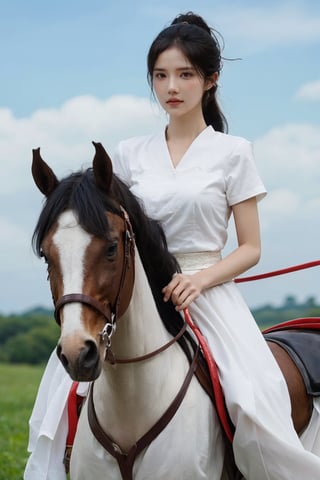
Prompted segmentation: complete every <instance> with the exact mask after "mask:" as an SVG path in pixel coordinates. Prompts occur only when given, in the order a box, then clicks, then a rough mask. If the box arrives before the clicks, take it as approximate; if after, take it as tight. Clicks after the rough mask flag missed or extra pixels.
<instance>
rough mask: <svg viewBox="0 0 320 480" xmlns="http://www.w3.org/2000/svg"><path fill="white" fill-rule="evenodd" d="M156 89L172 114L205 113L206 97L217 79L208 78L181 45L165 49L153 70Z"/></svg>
mask: <svg viewBox="0 0 320 480" xmlns="http://www.w3.org/2000/svg"><path fill="white" fill-rule="evenodd" d="M152 82H153V89H154V91H155V93H156V96H157V98H158V101H159V103H160V105H161V106H162V108H163V109H164V110H165V111H166V112H167V113H168V114H169V115H170V116H171V117H181V116H184V115H187V114H193V113H195V112H198V111H200V112H202V97H203V94H204V92H205V91H206V90H208V89H209V88H211V87H212V85H213V83H214V80H212V81H211V80H207V81H205V80H204V78H203V77H202V76H201V75H200V74H199V73H198V72H197V71H196V69H195V68H194V67H193V66H192V65H191V63H190V62H189V60H188V59H187V58H186V57H185V56H184V54H183V53H182V51H181V50H180V49H179V48H177V47H171V48H168V49H167V50H164V51H163V52H162V53H161V54H160V55H159V57H158V58H157V61H156V63H155V66H154V69H153V76H152Z"/></svg>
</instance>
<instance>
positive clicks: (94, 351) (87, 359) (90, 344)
mask: <svg viewBox="0 0 320 480" xmlns="http://www.w3.org/2000/svg"><path fill="white" fill-rule="evenodd" d="M98 360H99V352H98V348H97V345H96V343H95V342H94V341H93V340H86V341H85V347H83V348H82V350H81V352H80V356H79V363H80V364H81V365H83V367H84V368H89V369H90V368H93V367H95V366H96V364H97V362H98Z"/></svg>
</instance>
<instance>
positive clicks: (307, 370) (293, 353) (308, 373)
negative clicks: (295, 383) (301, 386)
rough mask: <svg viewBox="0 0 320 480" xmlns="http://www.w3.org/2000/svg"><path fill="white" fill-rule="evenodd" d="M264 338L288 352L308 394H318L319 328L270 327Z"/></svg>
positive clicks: (314, 395) (319, 374)
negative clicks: (279, 328) (281, 328)
mask: <svg viewBox="0 0 320 480" xmlns="http://www.w3.org/2000/svg"><path fill="white" fill-rule="evenodd" d="M264 338H265V340H266V341H268V342H274V343H277V344H278V345H279V346H280V347H281V348H283V349H284V350H285V351H286V352H287V353H288V355H289V356H290V357H291V359H292V361H293V362H294V363H295V364H296V366H297V368H298V370H299V372H300V374H301V376H302V378H303V381H304V383H305V387H306V390H307V393H308V395H311V396H313V397H317V396H320V361H319V360H320V329H319V330H304V329H297V330H296V329H288V330H278V329H275V330H274V331H272V329H271V331H270V330H269V331H268V332H267V333H264Z"/></svg>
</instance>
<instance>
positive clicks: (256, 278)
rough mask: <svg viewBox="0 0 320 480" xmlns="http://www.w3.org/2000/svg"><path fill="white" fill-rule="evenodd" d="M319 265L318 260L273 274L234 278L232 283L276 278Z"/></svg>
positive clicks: (319, 261)
mask: <svg viewBox="0 0 320 480" xmlns="http://www.w3.org/2000/svg"><path fill="white" fill-rule="evenodd" d="M319 265H320V260H315V261H313V262H307V263H301V264H300V265H295V266H293V267H288V268H282V269H281V270H274V271H273V272H267V273H261V274H260V275H252V276H250V277H240V278H236V279H235V280H234V281H235V282H236V283H243V282H252V281H253V280H263V279H264V278H270V277H277V276H278V275H284V274H286V273H292V272H297V271H298V270H304V269H305V268H312V267H318V266H319Z"/></svg>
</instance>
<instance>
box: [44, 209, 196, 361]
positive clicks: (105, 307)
mask: <svg viewBox="0 0 320 480" xmlns="http://www.w3.org/2000/svg"><path fill="white" fill-rule="evenodd" d="M120 209H121V213H122V217H123V220H124V226H125V229H124V255H123V265H122V271H121V277H120V282H119V287H118V291H117V295H116V298H115V301H114V303H113V305H111V304H110V303H102V302H100V301H99V300H96V299H95V298H94V297H92V296H90V295H86V294H84V293H69V294H67V295H63V296H61V297H60V298H59V299H58V300H57V301H56V302H55V310H54V317H55V320H56V322H57V323H58V325H61V321H60V310H61V308H62V307H64V306H65V305H67V304H70V303H81V304H84V305H88V306H90V307H91V308H93V309H94V310H96V311H97V312H99V313H100V314H101V315H102V316H103V317H104V318H105V319H106V323H105V325H104V327H103V329H102V330H101V332H100V333H99V335H100V337H101V341H102V342H104V343H105V348H106V350H105V361H107V362H109V363H111V364H115V363H119V364H124V363H136V362H141V361H143V360H147V359H149V358H151V357H153V356H155V355H157V354H159V353H161V352H163V351H164V350H166V349H167V348H169V347H170V346H171V345H173V344H174V343H175V342H176V341H177V340H179V338H180V337H182V335H183V334H184V332H185V330H186V328H187V323H186V322H184V323H183V326H182V328H181V329H180V331H179V332H178V333H177V335H176V336H175V337H173V338H172V339H171V340H170V341H169V342H167V343H165V344H164V345H162V346H161V347H159V348H157V349H156V350H154V351H152V352H149V353H147V354H145V355H141V356H139V357H133V358H117V357H116V356H115V355H114V353H113V352H112V349H111V339H112V336H113V334H114V332H115V331H116V326H117V319H118V317H119V312H120V316H121V315H122V314H123V313H124V312H125V310H126V309H127V307H128V304H129V302H130V297H131V294H130V295H129V299H127V302H126V303H125V304H123V303H122V296H121V294H122V292H123V287H124V285H125V281H126V275H127V273H128V270H129V268H130V266H131V268H133V281H132V288H133V283H134V252H135V241H134V233H133V229H132V225H131V222H130V219H129V215H128V213H127V212H126V210H125V209H124V208H123V207H122V206H120ZM131 293H132V290H131Z"/></svg>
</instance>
